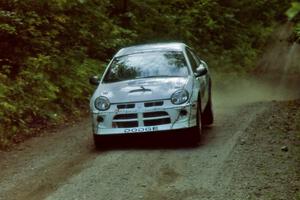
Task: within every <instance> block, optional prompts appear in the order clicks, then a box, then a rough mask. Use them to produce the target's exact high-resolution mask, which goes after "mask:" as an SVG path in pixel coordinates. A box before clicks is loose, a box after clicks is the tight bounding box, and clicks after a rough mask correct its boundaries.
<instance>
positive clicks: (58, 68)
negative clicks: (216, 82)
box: [0, 0, 297, 145]
mask: <svg viewBox="0 0 300 200" xmlns="http://www.w3.org/2000/svg"><path fill="white" fill-rule="evenodd" d="M293 6H294V7H295V6H296V7H297V4H293ZM288 7H289V1H288V0H269V1H267V0H258V1H254V2H253V1H251V0H244V1H237V0H233V1H223V0H222V1H221V0H172V1H159V0H148V1H137V0H40V1H36V0H22V1H21V0H14V1H11V0H1V1H0V145H1V144H2V145H6V144H8V141H10V140H13V138H15V137H16V136H19V135H27V134H31V132H32V130H35V129H37V128H40V127H43V126H48V125H49V124H52V123H61V122H62V121H63V120H64V119H66V118H67V116H74V115H78V113H80V112H81V111H82V110H87V105H88V98H89V95H90V94H91V92H92V89H93V88H92V87H91V86H88V81H87V80H88V77H89V76H91V75H94V74H100V73H102V71H103V69H104V64H103V63H101V62H99V60H102V61H105V62H107V59H108V58H110V57H111V56H112V54H113V53H114V52H115V51H116V50H117V49H118V48H120V47H122V46H126V45H130V44H139V43H146V42H161V41H163V42H165V41H183V42H186V43H188V44H191V45H192V46H193V47H194V48H195V49H196V50H197V51H198V52H199V53H200V56H201V57H203V59H205V60H207V61H208V63H209V64H210V66H211V67H212V68H213V69H215V70H216V69H217V70H223V71H239V72H241V71H247V70H251V67H252V66H253V61H254V60H255V58H256V56H257V55H258V54H259V49H260V48H262V47H263V46H264V44H265V42H266V40H267V39H268V36H269V34H270V32H271V31H272V26H273V24H274V23H275V21H277V20H281V19H283V15H281V14H280V13H284V11H285V10H287V9H288ZM293 9H294V8H293ZM289 13H292V14H293V15H295V10H294V11H290V12H289ZM292 14H290V15H292Z"/></svg>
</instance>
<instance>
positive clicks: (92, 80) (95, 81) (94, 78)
mask: <svg viewBox="0 0 300 200" xmlns="http://www.w3.org/2000/svg"><path fill="white" fill-rule="evenodd" d="M99 83H100V80H99V78H98V76H92V77H90V84H91V85H99Z"/></svg>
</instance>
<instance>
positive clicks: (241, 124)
mask: <svg viewBox="0 0 300 200" xmlns="http://www.w3.org/2000/svg"><path fill="white" fill-rule="evenodd" d="M246 85H247V84H246ZM260 88H263V87H260ZM230 91H231V93H230V92H228V91H226V90H225V89H224V88H223V90H221V91H219V90H216V95H215V117H216V120H215V123H214V125H213V126H212V127H207V128H205V130H204V134H203V135H202V140H201V143H200V144H199V145H198V146H192V145H187V144H186V141H184V140H181V139H180V140H178V138H177V139H176V138H175V137H174V138H169V141H158V140H157V139H154V138H152V139H151V138H150V139H149V140H147V141H146V142H145V141H139V140H138V139H135V140H133V142H130V143H128V144H127V145H121V144H122V141H118V142H116V143H115V144H114V145H111V146H110V148H107V149H103V150H95V148H94V146H93V143H92V135H91V126H90V121H89V119H85V120H83V121H82V122H81V123H78V124H76V125H74V126H73V127H69V128H65V129H62V130H57V131H56V132H53V133H48V134H46V135H44V136H41V137H36V138H32V139H31V140H28V141H26V142H24V143H23V144H21V145H19V146H18V147H17V148H16V149H14V150H12V151H10V152H0V169H1V170H0V177H1V179H0V199H1V200H10V199H16V200H20V199H26V200H27V199H37V200H38V199H47V200H61V199H64V200H67V199H70V200H71V199H72V200H74V199H80V200H81V199H91V200H92V199H97V200H101V199H103V200H109V199H112V200H120V199H130V200H135V199H144V200H173V199H174V200H175V199H176V200H177V199H178V200H183V199H186V200H192V199H195V200H196V199H197V200H198V199H213V200H219V199H220V200H221V199H222V200H223V199H264V200H269V199H270V200H271V199H272V200H273V199H287V200H293V199H297V198H298V199H300V192H299V188H300V172H299V171H300V170H299V169H300V125H299V124H300V120H299V119H300V112H299V109H300V101H270V100H271V99H272V98H274V97H272V96H268V97H266V93H265V92H264V91H261V94H262V95H261V96H260V95H258V91H257V89H255V94H256V100H257V101H253V99H249V98H245V97H246V96H245V95H239V97H240V98H238V95H237V92H236V91H234V90H232V89H230ZM248 92H249V93H251V91H249V90H248ZM252 94H254V93H252ZM242 97H243V98H242ZM261 97H263V98H261ZM276 98H277V97H276ZM127 142H128V141H127Z"/></svg>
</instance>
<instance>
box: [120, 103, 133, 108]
mask: <svg viewBox="0 0 300 200" xmlns="http://www.w3.org/2000/svg"><path fill="white" fill-rule="evenodd" d="M134 107H135V104H134V103H130V104H119V105H117V108H118V109H130V108H134Z"/></svg>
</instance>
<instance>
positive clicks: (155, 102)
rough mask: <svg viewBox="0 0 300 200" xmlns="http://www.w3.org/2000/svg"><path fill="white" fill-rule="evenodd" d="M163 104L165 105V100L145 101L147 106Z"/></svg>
mask: <svg viewBox="0 0 300 200" xmlns="http://www.w3.org/2000/svg"><path fill="white" fill-rule="evenodd" d="M162 105H164V102H163V101H153V102H147V103H144V106H145V107H154V106H162Z"/></svg>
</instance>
